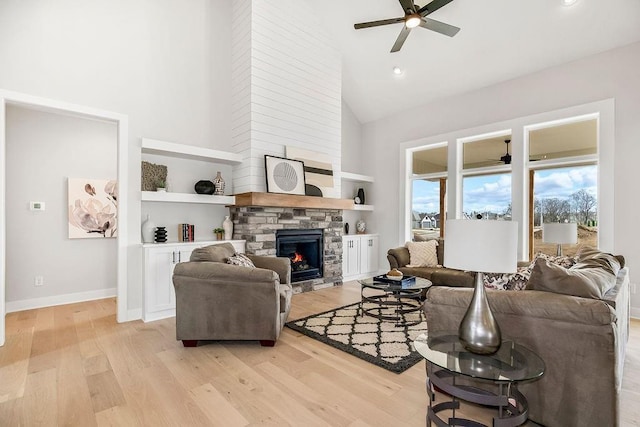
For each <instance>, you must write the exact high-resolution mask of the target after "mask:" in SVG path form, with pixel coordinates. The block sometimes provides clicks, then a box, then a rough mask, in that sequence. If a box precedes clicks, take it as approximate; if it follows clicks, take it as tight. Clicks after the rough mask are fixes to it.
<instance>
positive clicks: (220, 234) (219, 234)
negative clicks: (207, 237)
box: [213, 227, 224, 240]
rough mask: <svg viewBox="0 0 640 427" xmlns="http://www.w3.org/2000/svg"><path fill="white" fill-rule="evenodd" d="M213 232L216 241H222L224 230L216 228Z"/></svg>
mask: <svg viewBox="0 0 640 427" xmlns="http://www.w3.org/2000/svg"><path fill="white" fill-rule="evenodd" d="M213 232H214V233H215V235H216V239H218V240H224V228H220V227H218V228H214V229H213Z"/></svg>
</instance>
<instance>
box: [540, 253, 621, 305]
mask: <svg viewBox="0 0 640 427" xmlns="http://www.w3.org/2000/svg"><path fill="white" fill-rule="evenodd" d="M616 273H617V271H616ZM615 283H616V275H615V274H612V273H611V271H610V270H608V269H605V268H602V267H601V266H600V265H599V264H598V263H593V262H592V263H589V262H587V261H584V262H578V263H577V264H575V265H574V266H573V267H571V268H568V269H567V268H564V267H562V266H559V265H556V264H552V263H550V262H549V261H547V260H545V259H538V260H536V263H535V265H534V267H533V270H532V271H531V277H530V278H529V283H528V284H527V289H532V290H537V291H548V292H555V293H559V294H566V295H574V296H578V297H584V298H596V299H601V298H602V297H603V295H604V294H605V293H606V292H607V291H608V290H609V289H611V288H612V287H613V286H614V285H615Z"/></svg>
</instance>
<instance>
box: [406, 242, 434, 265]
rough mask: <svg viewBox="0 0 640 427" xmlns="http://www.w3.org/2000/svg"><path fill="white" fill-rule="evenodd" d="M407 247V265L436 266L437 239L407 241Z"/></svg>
mask: <svg viewBox="0 0 640 427" xmlns="http://www.w3.org/2000/svg"><path fill="white" fill-rule="evenodd" d="M406 246H407V249H409V264H407V267H437V266H438V251H437V249H436V246H438V241H437V240H429V241H427V242H407V244H406Z"/></svg>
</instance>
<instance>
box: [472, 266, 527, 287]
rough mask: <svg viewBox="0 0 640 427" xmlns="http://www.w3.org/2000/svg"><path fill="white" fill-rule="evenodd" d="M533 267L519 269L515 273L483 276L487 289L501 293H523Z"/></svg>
mask: <svg viewBox="0 0 640 427" xmlns="http://www.w3.org/2000/svg"><path fill="white" fill-rule="evenodd" d="M531 268H532V267H531V266H530V265H528V266H525V267H518V269H517V271H516V272H515V273H504V274H502V273H485V274H484V276H483V279H484V280H483V282H484V287H485V288H486V289H498V290H500V291H521V290H523V289H525V288H526V287H527V282H528V281H529V277H530V276H531Z"/></svg>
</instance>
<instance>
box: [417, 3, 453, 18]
mask: <svg viewBox="0 0 640 427" xmlns="http://www.w3.org/2000/svg"><path fill="white" fill-rule="evenodd" d="M452 1H453V0H433V1H432V2H430V3H427V4H426V5H425V6H422V7H421V8H420V9H418V13H419V14H420V15H422V16H427V15H429V14H431V13H433V12H435V11H436V10H438V9H440V8H441V7H442V6H446V5H448V4H449V3H451V2H452Z"/></svg>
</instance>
